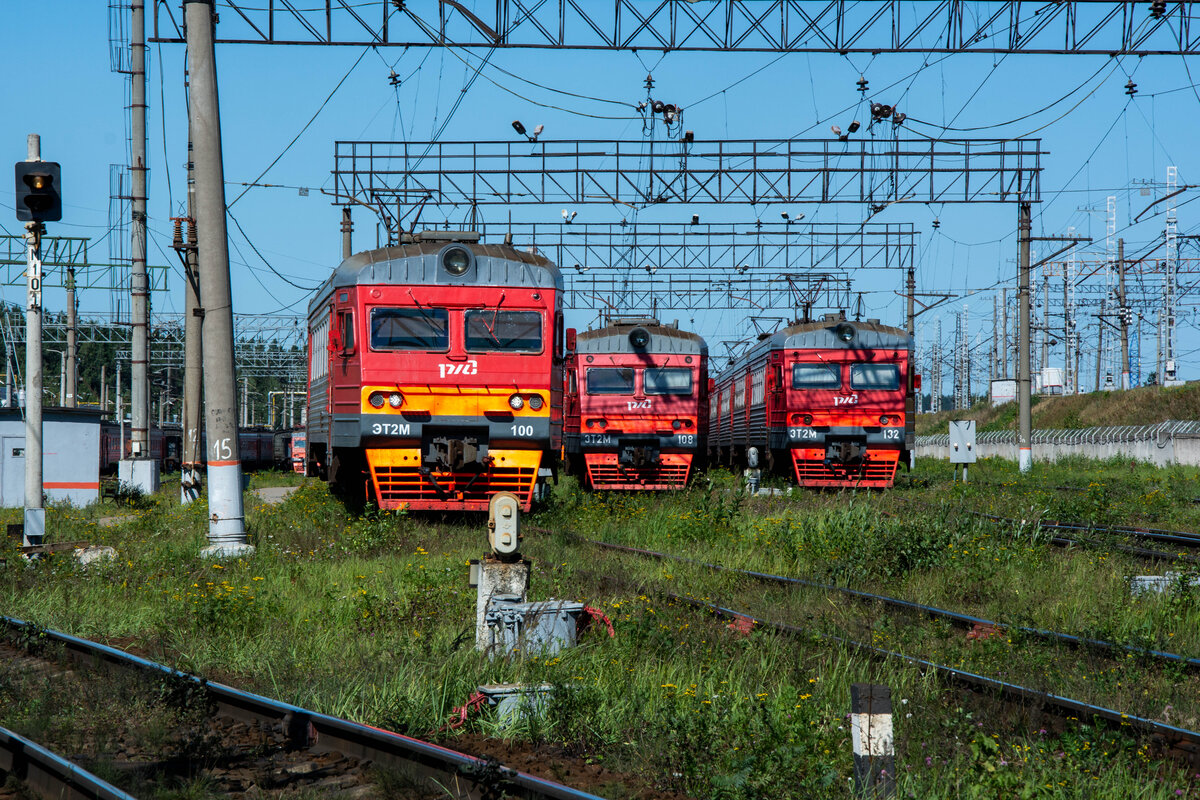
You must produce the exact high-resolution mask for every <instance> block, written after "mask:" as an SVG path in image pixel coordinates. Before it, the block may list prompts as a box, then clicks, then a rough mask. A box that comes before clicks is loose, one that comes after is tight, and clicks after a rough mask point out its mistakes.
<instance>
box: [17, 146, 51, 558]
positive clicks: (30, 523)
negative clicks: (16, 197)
mask: <svg viewBox="0 0 1200 800" xmlns="http://www.w3.org/2000/svg"><path fill="white" fill-rule="evenodd" d="M26 144H27V147H28V155H27V156H26V157H25V160H26V161H41V160H42V138H41V137H40V136H39V135H38V134H36V133H31V134H29V137H28V139H27V140H26ZM44 230H45V228H44V227H43V225H42V223H40V222H26V223H25V241H26V244H27V246H28V266H27V268H26V288H27V293H26V303H25V527H24V533H23V537H22V538H23V540H24V541H23V543H24V544H25V545H27V546H28V545H38V544H41V543H42V539H43V537H44V536H45V533H46V509H45V508H44V507H43V506H42V233H43V232H44Z"/></svg>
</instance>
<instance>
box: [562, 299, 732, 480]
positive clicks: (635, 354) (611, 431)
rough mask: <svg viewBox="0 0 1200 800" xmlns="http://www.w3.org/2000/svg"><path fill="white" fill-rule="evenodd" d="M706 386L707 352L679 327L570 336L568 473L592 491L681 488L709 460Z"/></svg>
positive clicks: (622, 323)
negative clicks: (704, 459)
mask: <svg viewBox="0 0 1200 800" xmlns="http://www.w3.org/2000/svg"><path fill="white" fill-rule="evenodd" d="M708 384H709V381H708V346H707V345H706V344H705V342H704V339H702V338H701V337H700V336H697V335H696V334H694V333H688V332H686V331H681V330H679V327H678V323H676V324H675V325H663V324H661V323H659V321H658V320H655V319H617V320H614V321H613V322H612V323H611V324H610V325H608V326H606V327H604V328H600V329H598V330H590V331H584V332H582V333H579V334H578V335H574V331H568V332H567V385H566V413H565V420H564V429H563V441H564V449H565V453H566V457H567V463H568V466H569V467H570V468H571V470H572V472H574V473H575V474H578V475H580V476H581V477H582V478H586V482H587V484H588V485H589V486H591V487H592V488H593V489H621V490H662V489H682V488H683V487H684V486H686V485H687V482H688V478H689V476H690V475H691V472H692V469H693V468H694V467H696V466H697V461H698V460H699V459H700V458H701V457H702V456H703V453H704V449H703V447H704V438H705V434H706V429H707V426H708V409H707V407H706V400H707V396H708Z"/></svg>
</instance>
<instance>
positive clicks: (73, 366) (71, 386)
mask: <svg viewBox="0 0 1200 800" xmlns="http://www.w3.org/2000/svg"><path fill="white" fill-rule="evenodd" d="M78 325H79V320H78V317H77V315H76V310H75V268H74V267H67V363H66V365H65V367H64V369H65V370H66V372H67V387H66V388H67V391H66V395H67V396H66V397H65V398H64V399H63V405H64V406H66V407H67V408H74V407H75V403H76V399H77V398H76V395H77V393H78V391H79V386H78V382H79V367H78V355H79V350H78V344H77V342H78V339H77V332H76V328H77V327H78Z"/></svg>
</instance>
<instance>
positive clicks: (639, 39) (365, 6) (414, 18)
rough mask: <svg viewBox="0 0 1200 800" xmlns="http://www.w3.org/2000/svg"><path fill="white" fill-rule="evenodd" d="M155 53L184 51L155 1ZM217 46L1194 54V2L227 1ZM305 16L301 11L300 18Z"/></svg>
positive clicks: (1198, 42)
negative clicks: (162, 48) (474, 4)
mask: <svg viewBox="0 0 1200 800" xmlns="http://www.w3.org/2000/svg"><path fill="white" fill-rule="evenodd" d="M153 4H154V9H153V11H154V19H153V36H152V37H151V39H150V41H152V42H183V40H184V37H183V24H182V16H181V13H180V11H179V0H153ZM220 5H221V24H220V25H219V26H218V29H217V41H218V42H223V43H246V44H307V45H313V44H318V45H352V46H358V47H365V46H380V45H395V46H401V47H437V46H442V45H448V44H451V45H455V46H459V47H474V48H487V49H491V48H496V47H504V48H543V49H576V50H589V49H590V50H640V49H648V50H661V51H670V50H679V51H742V52H768V53H780V52H797V53H805V52H807V53H872V54H874V53H1034V54H1053V55H1105V56H1109V55H1118V54H1130V55H1138V56H1145V55H1194V54H1196V53H1200V31H1193V28H1192V25H1191V21H1192V16H1193V15H1192V10H1193V6H1194V5H1195V4H1194V3H1190V2H1168V3H1164V4H1163V7H1162V8H1161V9H1156V8H1155V7H1154V6H1153V5H1152V4H1151V3H1150V2H1146V0H1141V1H1140V2H1130V1H1129V0H1124V1H1116V2H1113V1H1111V0H1081V1H1080V2H1067V0H1054V1H1053V2H1032V3H1031V2H1021V0H1003V1H1001V0H990V1H982V2H968V1H967V0H938V2H901V1H900V0H877V1H876V2H851V1H850V0H700V1H699V2H697V1H696V0H496V2H495V3H494V4H493V3H487V4H482V5H486V6H489V7H491V8H494V13H492V11H491V8H489V10H486V11H485V10H484V9H482V8H480V9H477V10H474V11H471V10H468V9H467V8H466V7H465V5H464V4H463V3H461V2H455V0H404V1H403V2H400V1H399V0H305V1H304V2H303V3H295V2H294V1H293V0H223V2H222V3H221V4H220ZM298 6H300V7H298Z"/></svg>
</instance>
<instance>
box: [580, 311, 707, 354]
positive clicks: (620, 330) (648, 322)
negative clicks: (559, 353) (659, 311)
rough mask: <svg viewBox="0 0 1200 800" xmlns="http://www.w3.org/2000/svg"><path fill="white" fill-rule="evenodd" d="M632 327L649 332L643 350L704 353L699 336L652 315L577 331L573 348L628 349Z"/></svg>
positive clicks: (630, 349) (590, 350)
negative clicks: (665, 323)
mask: <svg viewBox="0 0 1200 800" xmlns="http://www.w3.org/2000/svg"><path fill="white" fill-rule="evenodd" d="M634 328H645V329H646V332H647V333H649V334H650V344H648V345H647V346H646V347H645V348H643V350H644V352H647V353H679V354H681V355H708V344H707V343H706V342H705V341H704V339H703V337H701V336H699V335H698V334H695V333H689V332H688V331H681V330H679V328H677V327H675V326H673V325H663V324H662V323H660V322H659V321H658V320H655V319H623V320H616V321H615V322H613V324H611V325H608V326H606V327H604V328H597V329H595V330H590V331H580V332H579V334H578V335H577V336H576V338H575V352H577V353H632V352H634V349H633V346H632V345H630V343H629V332H630V331H632V330H633V329H634Z"/></svg>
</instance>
